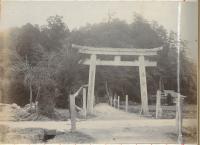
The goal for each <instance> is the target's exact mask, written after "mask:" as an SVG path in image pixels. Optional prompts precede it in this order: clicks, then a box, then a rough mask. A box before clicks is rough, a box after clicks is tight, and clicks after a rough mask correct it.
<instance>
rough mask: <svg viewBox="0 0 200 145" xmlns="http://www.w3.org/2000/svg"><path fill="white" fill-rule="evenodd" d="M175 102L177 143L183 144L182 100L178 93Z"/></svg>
mask: <svg viewBox="0 0 200 145" xmlns="http://www.w3.org/2000/svg"><path fill="white" fill-rule="evenodd" d="M177 94H178V96H177V102H176V130H177V134H178V143H182V142H183V137H182V121H183V119H182V109H183V108H182V105H183V98H182V97H181V95H180V93H177Z"/></svg>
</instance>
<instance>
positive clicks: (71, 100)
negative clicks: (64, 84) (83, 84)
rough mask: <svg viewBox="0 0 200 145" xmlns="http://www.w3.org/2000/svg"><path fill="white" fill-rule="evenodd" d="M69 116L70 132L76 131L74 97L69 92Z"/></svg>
mask: <svg viewBox="0 0 200 145" xmlns="http://www.w3.org/2000/svg"><path fill="white" fill-rule="evenodd" d="M70 117H71V132H74V131H76V110H75V97H74V95H72V94H70Z"/></svg>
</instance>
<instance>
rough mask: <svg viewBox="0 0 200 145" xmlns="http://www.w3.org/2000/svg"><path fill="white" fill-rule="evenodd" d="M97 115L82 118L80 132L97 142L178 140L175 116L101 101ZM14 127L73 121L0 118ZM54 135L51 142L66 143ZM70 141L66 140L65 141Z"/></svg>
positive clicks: (63, 126) (189, 122)
mask: <svg viewBox="0 0 200 145" xmlns="http://www.w3.org/2000/svg"><path fill="white" fill-rule="evenodd" d="M95 113H96V115H97V117H96V118H93V119H88V120H83V121H78V122H77V132H80V133H82V134H85V135H88V136H90V137H91V138H93V139H94V142H93V143H150V142H151V143H176V141H177V137H176V134H175V133H176V128H175V125H176V122H175V119H146V118H143V117H139V116H137V115H135V114H130V113H126V112H123V111H120V110H117V109H114V108H111V107H110V106H108V105H105V104H101V105H100V106H97V107H96V109H95ZM0 125H5V126H9V127H10V128H21V129H24V128H44V129H56V130H57V131H61V132H69V130H70V121H31V122H30V121H23V122H3V121H2V122H0ZM195 125H196V120H195V119H185V120H183V126H184V127H194V126H195ZM64 138H65V136H63V140H64ZM63 140H62V139H56V138H54V139H52V140H51V141H50V143H63V142H62V141H63ZM65 143H66V142H65Z"/></svg>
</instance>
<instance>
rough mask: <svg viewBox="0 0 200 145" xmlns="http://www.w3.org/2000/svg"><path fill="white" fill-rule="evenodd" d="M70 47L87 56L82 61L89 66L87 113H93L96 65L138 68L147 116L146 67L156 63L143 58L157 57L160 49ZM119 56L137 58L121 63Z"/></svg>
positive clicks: (143, 109) (153, 65)
mask: <svg viewBox="0 0 200 145" xmlns="http://www.w3.org/2000/svg"><path fill="white" fill-rule="evenodd" d="M72 47H74V48H78V49H79V53H82V54H89V55H90V59H86V60H84V61H83V64H84V65H89V80H88V96H87V113H89V114H92V113H93V107H94V99H95V98H94V87H95V73H96V66H97V65H104V66H138V67H139V76H140V91H141V102H142V112H143V114H144V115H148V114H149V108H148V96H147V82H146V69H145V68H146V67H155V66H157V62H155V61H149V60H146V59H145V56H153V55H157V52H158V51H159V50H162V47H158V48H152V49H140V48H100V47H99V48H96V47H88V46H80V45H75V44H72ZM97 55H112V56H114V60H101V59H97ZM121 56H138V60H136V61H122V60H121Z"/></svg>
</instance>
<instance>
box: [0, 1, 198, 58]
mask: <svg viewBox="0 0 200 145" xmlns="http://www.w3.org/2000/svg"><path fill="white" fill-rule="evenodd" d="M134 12H136V13H138V14H141V15H142V16H143V17H144V18H146V19H147V20H148V21H152V20H155V21H158V23H159V24H161V25H163V26H164V27H165V28H166V29H167V30H168V31H171V30H173V31H175V32H176V31H177V2H131V1H125V2H122V1H112V2H111V1H110V2H108V1H104V2H103V1H101V2H100V1H99V2H97V1H96V2H94V1H93V2H92V1H82V2H81V1H68V2H67V1H18V2H17V1H16V0H15V1H3V3H2V19H1V26H2V27H3V28H9V27H15V26H22V25H24V24H26V23H28V22H29V23H32V24H39V25H44V24H46V19H47V18H48V17H49V16H53V15H56V14H58V15H61V16H63V17H64V22H65V23H66V24H67V25H68V27H69V29H70V30H72V29H74V28H78V27H80V26H84V25H86V24H87V23H91V24H93V23H99V22H102V21H105V20H106V19H107V16H108V13H110V14H113V17H115V18H119V19H121V20H125V21H126V22H128V23H130V22H132V21H133V14H134ZM197 12H198V10H197V3H196V2H187V3H186V2H185V3H183V4H182V17H181V19H182V21H181V23H182V28H181V37H182V39H184V40H187V41H188V46H189V47H190V48H189V49H188V51H187V52H188V56H189V57H191V58H193V59H196V58H197V46H198V45H197V27H198V26H197Z"/></svg>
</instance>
